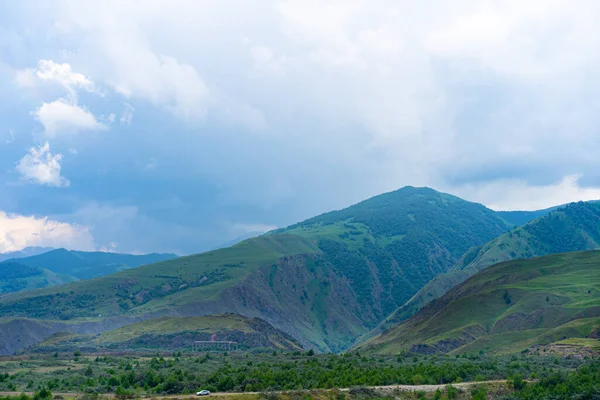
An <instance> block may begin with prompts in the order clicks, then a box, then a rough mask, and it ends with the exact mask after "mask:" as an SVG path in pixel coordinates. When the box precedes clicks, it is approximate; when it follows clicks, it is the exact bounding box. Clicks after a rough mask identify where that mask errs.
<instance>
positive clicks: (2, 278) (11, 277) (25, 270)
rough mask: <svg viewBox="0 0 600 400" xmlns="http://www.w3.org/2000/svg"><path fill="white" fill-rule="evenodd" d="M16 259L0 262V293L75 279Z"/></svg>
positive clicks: (53, 284)
mask: <svg viewBox="0 0 600 400" xmlns="http://www.w3.org/2000/svg"><path fill="white" fill-rule="evenodd" d="M17 261H18V260H14V261H13V260H9V261H4V262H1V263H0V294H2V293H11V292H18V291H20V290H28V289H37V288H43V287H47V286H55V285H62V284H64V283H69V282H74V281H76V280H77V279H76V278H73V277H71V276H68V275H60V274H56V273H54V272H52V271H50V270H47V269H45V268H38V267H30V266H28V265H24V264H21V263H19V262H17Z"/></svg>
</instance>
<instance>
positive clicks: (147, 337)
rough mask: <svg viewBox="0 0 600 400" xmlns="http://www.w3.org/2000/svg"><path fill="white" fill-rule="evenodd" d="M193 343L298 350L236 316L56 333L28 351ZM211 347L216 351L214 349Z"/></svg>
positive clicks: (263, 325) (269, 329) (258, 323)
mask: <svg viewBox="0 0 600 400" xmlns="http://www.w3.org/2000/svg"><path fill="white" fill-rule="evenodd" d="M194 341H232V342H236V343H237V344H238V345H237V346H238V348H242V349H251V348H274V349H285V350H301V349H302V348H301V346H300V345H299V344H298V342H296V341H295V340H294V339H293V338H292V337H290V336H289V335H287V334H286V333H284V332H281V331H280V330H278V329H275V328H274V327H273V326H271V325H269V324H268V323H267V322H265V321H263V320H261V319H258V318H246V317H243V316H240V315H236V314H222V315H211V316H204V317H161V318H156V319H150V320H145V321H140V322H136V323H133V324H131V325H127V326H124V327H121V328H118V329H114V330H110V331H107V332H104V333H101V334H97V335H78V334H69V333H57V334H55V335H52V336H50V337H49V338H48V339H46V340H44V341H42V342H41V343H39V344H38V345H36V346H35V347H34V348H33V349H30V350H29V351H32V352H47V353H48V352H50V353H53V352H55V351H60V352H65V351H68V352H73V351H74V350H76V349H80V350H82V351H86V352H98V351H111V350H112V351H121V350H162V351H164V350H185V349H187V350H191V349H192V346H193V343H194ZM213 348H218V347H216V346H214V347H213Z"/></svg>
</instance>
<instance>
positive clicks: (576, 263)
mask: <svg viewBox="0 0 600 400" xmlns="http://www.w3.org/2000/svg"><path fill="white" fill-rule="evenodd" d="M599 326H600V252H599V251H591V252H581V253H565V254H557V255H551V256H545V257H540V258H533V259H528V260H518V261H510V262H504V263H501V264H497V265H494V266H492V267H489V268H486V269H484V270H483V271H481V272H479V273H478V274H476V275H475V276H473V277H471V278H470V279H468V280H467V281H466V282H464V283H462V284H461V285H459V286H458V287H456V288H454V289H452V290H450V291H449V292H448V293H447V294H446V295H444V296H443V297H442V298H440V299H438V300H436V301H433V302H432V303H430V304H428V305H427V306H425V307H424V308H423V309H421V310H420V311H419V312H418V313H417V314H416V315H415V316H413V317H412V318H410V319H409V320H407V321H405V322H403V323H401V324H400V325H398V326H395V327H393V328H391V329H389V330H387V331H385V332H384V333H383V334H381V335H379V336H377V337H375V338H373V339H371V340H369V341H367V342H365V343H363V344H361V345H359V346H357V349H360V350H361V351H368V352H371V353H398V352H400V351H401V350H409V351H413V352H420V353H438V352H439V353H450V354H459V353H463V352H467V353H473V352H479V351H480V350H484V351H490V352H505V353H506V352H516V351H520V350H524V349H527V348H530V347H531V346H534V345H545V344H549V343H553V342H557V341H561V340H564V339H567V338H585V337H588V336H590V335H591V334H592V332H593V331H594V330H595V329H596V330H597V329H598V327H599Z"/></svg>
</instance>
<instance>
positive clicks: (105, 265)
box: [0, 248, 176, 293]
mask: <svg viewBox="0 0 600 400" xmlns="http://www.w3.org/2000/svg"><path fill="white" fill-rule="evenodd" d="M46 250H48V249H43V248H27V249H24V250H23V251H21V252H15V253H11V255H14V256H18V255H21V256H22V255H25V254H35V253H39V254H37V255H33V256H30V257H23V258H12V259H9V260H4V261H2V262H0V293H10V292H18V291H21V290H28V289H36V288H44V287H50V286H56V285H62V284H64V283H69V282H74V281H77V280H80V279H90V278H93V277H98V276H103V275H109V274H111V273H114V272H117V271H122V270H125V269H129V268H135V267H138V266H140V265H144V264H151V263H153V262H157V261H162V260H168V259H172V258H175V257H176V256H175V255H174V254H147V255H131V254H117V253H102V252H84V251H70V250H65V249H56V250H53V249H50V250H49V251H46Z"/></svg>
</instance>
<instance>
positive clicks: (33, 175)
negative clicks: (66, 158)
mask: <svg viewBox="0 0 600 400" xmlns="http://www.w3.org/2000/svg"><path fill="white" fill-rule="evenodd" d="M61 160H62V154H52V153H51V152H50V145H49V144H48V142H46V143H44V144H43V145H41V146H39V147H32V148H31V149H29V153H27V154H25V156H23V158H21V160H19V162H18V163H17V171H18V172H19V173H20V174H21V177H22V178H23V179H24V180H26V181H28V182H31V183H36V184H40V185H47V186H55V187H67V186H69V184H70V183H69V180H68V179H66V178H64V177H63V176H61V175H60V173H61V166H60V161H61Z"/></svg>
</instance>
